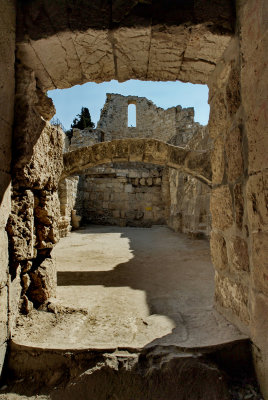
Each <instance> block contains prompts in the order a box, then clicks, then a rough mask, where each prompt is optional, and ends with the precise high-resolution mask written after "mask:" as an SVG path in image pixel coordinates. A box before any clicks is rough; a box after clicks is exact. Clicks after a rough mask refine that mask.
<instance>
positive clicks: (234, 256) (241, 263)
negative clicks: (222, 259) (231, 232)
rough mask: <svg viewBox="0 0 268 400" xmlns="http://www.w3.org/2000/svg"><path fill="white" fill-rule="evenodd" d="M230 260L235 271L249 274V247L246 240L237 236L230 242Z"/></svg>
mask: <svg viewBox="0 0 268 400" xmlns="http://www.w3.org/2000/svg"><path fill="white" fill-rule="evenodd" d="M228 259H229V264H230V265H231V266H232V267H233V268H234V269H235V270H238V271H246V272H249V256H248V246H247V243H246V241H245V240H244V239H242V238H240V237H238V236H236V237H232V238H231V239H229V240H228Z"/></svg>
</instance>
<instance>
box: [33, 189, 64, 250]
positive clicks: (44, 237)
mask: <svg viewBox="0 0 268 400" xmlns="http://www.w3.org/2000/svg"><path fill="white" fill-rule="evenodd" d="M34 214H35V227H36V248H38V249H43V248H52V247H53V246H54V244H56V243H57V242H58V240H59V233H58V223H59V218H60V204H59V198H58V194H57V193H56V192H52V193H51V192H46V191H41V192H40V193H36V196H35V209H34Z"/></svg>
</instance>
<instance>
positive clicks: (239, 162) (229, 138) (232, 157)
mask: <svg viewBox="0 0 268 400" xmlns="http://www.w3.org/2000/svg"><path fill="white" fill-rule="evenodd" d="M225 151H226V156H227V175H228V181H229V182H233V181H235V180H236V179H238V178H239V177H240V176H241V175H242V174H243V166H244V164H243V149H242V132H241V127H240V126H237V127H235V128H234V129H232V130H230V131H229V132H228V133H227V135H226V142H225Z"/></svg>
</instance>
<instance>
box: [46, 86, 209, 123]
mask: <svg viewBox="0 0 268 400" xmlns="http://www.w3.org/2000/svg"><path fill="white" fill-rule="evenodd" d="M106 93H119V94H122V95H124V96H127V95H133V96H141V97H147V99H149V100H152V101H153V102H154V103H155V104H156V105H157V106H158V107H162V108H165V109H167V108H169V107H173V106H176V105H181V106H182V107H194V109H195V121H197V122H200V123H201V124H202V125H206V124H207V122H208V116H209V105H208V103H207V100H208V87H207V86H206V85H194V84H192V83H183V82H180V81H177V82H150V81H145V82H143V81H137V80H129V81H126V82H123V83H119V82H117V81H115V80H113V81H110V82H103V83H99V84H98V83H94V82H89V83H85V84H84V85H76V86H73V87H72V88H70V89H56V90H50V91H49V92H48V96H49V97H51V98H52V99H53V102H54V104H55V107H56V111H57V113H56V115H55V117H56V118H58V119H59V120H60V121H61V123H62V124H63V126H64V127H65V128H66V129H69V128H70V125H71V123H72V121H73V119H74V117H75V116H76V115H77V114H78V113H79V112H80V111H81V107H88V109H89V111H90V114H91V119H92V121H93V122H95V124H96V123H97V122H98V120H99V117H100V111H101V109H102V107H103V105H104V103H105V100H106Z"/></svg>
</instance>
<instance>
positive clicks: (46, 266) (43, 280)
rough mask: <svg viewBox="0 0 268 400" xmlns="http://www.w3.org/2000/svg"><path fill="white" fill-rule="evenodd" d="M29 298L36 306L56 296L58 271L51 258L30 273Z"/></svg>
mask: <svg viewBox="0 0 268 400" xmlns="http://www.w3.org/2000/svg"><path fill="white" fill-rule="evenodd" d="M29 275H30V285H29V288H28V296H29V298H30V300H31V301H32V302H33V303H34V304H37V305H39V304H42V303H44V302H45V301H46V300H47V299H48V298H49V297H55V296H56V287H57V271H56V265H55V263H54V261H53V259H51V258H46V259H45V260H44V261H43V262H42V263H41V264H40V265H39V266H38V268H37V269H35V270H33V271H31V272H30V274H29Z"/></svg>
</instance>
